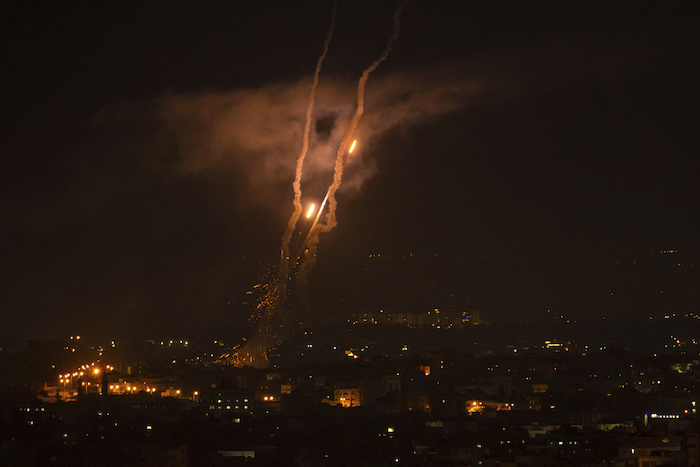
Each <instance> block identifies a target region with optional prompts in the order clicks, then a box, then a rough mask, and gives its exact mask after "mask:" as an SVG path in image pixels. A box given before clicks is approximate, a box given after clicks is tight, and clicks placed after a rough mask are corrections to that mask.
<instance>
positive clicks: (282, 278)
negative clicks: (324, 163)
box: [277, 0, 338, 306]
mask: <svg viewBox="0 0 700 467" xmlns="http://www.w3.org/2000/svg"><path fill="white" fill-rule="evenodd" d="M337 11H338V2H337V0H336V1H334V2H333V14H332V16H331V25H330V27H329V28H328V35H327V36H326V40H325V42H324V43H323V53H321V56H320V57H319V58H318V62H316V71H315V73H314V79H313V83H312V84H311V91H310V93H309V105H308V107H307V108H306V122H305V125H304V135H303V142H302V147H301V154H300V155H299V159H297V167H296V175H295V177H294V183H293V184H292V186H293V188H294V212H293V213H292V215H291V216H290V218H289V221H288V222H287V228H286V229H285V231H284V235H283V236H282V246H281V248H280V269H279V273H278V276H277V293H278V294H279V298H280V303H278V305H279V306H283V303H284V299H285V296H286V290H287V279H288V276H289V242H290V241H291V239H292V233H293V232H294V228H295V227H296V225H297V221H298V220H299V216H300V215H301V211H302V206H301V176H302V169H303V167H304V159H305V158H306V153H307V152H308V150H309V130H310V128H311V113H312V112H313V108H314V101H315V100H316V88H317V87H318V77H319V75H320V74H321V66H322V65H323V60H324V59H325V58H326V55H327V54H328V46H329V44H330V42H331V38H332V37H333V29H334V28H335V18H336V14H337Z"/></svg>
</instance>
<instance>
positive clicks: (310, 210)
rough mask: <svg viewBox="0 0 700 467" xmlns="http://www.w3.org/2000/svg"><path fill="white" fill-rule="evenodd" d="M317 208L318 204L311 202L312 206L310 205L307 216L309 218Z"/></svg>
mask: <svg viewBox="0 0 700 467" xmlns="http://www.w3.org/2000/svg"><path fill="white" fill-rule="evenodd" d="M315 209H316V205H315V204H314V203H311V206H309V210H308V212H307V213H306V218H307V219H308V218H309V217H311V216H313V215H314V210H315Z"/></svg>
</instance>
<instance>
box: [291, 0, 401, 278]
mask: <svg viewBox="0 0 700 467" xmlns="http://www.w3.org/2000/svg"><path fill="white" fill-rule="evenodd" d="M407 3H408V0H407V1H405V2H403V3H402V4H401V5H399V7H398V8H397V9H396V11H395V12H394V31H393V33H392V35H391V37H389V40H388V41H387V43H386V46H385V47H384V51H383V52H382V54H381V55H380V56H379V58H377V59H376V60H375V61H374V63H372V64H371V65H370V66H369V67H367V69H365V71H363V72H362V76H360V79H359V81H358V83H357V109H356V110H355V115H353V117H352V120H350V123H349V124H348V127H347V129H346V130H345V134H344V135H343V140H342V141H341V143H340V146H339V147H338V152H337V153H336V159H335V171H334V173H333V183H332V184H331V186H330V187H329V188H328V192H327V193H326V199H328V216H327V217H326V223H325V224H321V225H316V222H314V225H313V226H312V228H311V230H310V231H309V235H308V236H307V239H306V246H307V250H306V256H305V260H304V264H303V265H302V266H301V269H300V271H299V276H298V281H299V285H300V286H302V287H305V286H306V283H307V279H308V275H309V273H310V272H311V269H313V267H314V265H315V264H316V251H317V247H318V242H319V235H320V234H321V233H322V232H330V231H331V230H333V228H334V227H335V226H336V225H338V222H337V220H336V217H335V211H336V208H337V206H338V202H337V201H336V199H335V192H336V191H338V188H340V184H341V182H342V180H343V168H344V166H345V152H346V150H347V148H348V146H349V145H350V142H351V141H352V137H353V133H354V132H355V128H357V124H358V122H359V121H360V118H361V117H362V114H363V113H364V111H365V87H366V86H367V80H368V79H369V75H370V73H372V72H373V71H374V70H375V69H376V68H377V67H378V66H379V65H380V64H381V63H382V62H383V61H384V60H386V59H387V57H388V56H389V53H390V52H391V47H392V45H393V44H394V42H395V41H396V39H398V38H399V29H400V27H401V13H402V11H403V9H404V7H405V6H406V4H407ZM324 204H325V199H324ZM322 210H323V205H322V206H321V209H319V211H318V215H317V218H316V220H318V216H320V215H321V211H322Z"/></svg>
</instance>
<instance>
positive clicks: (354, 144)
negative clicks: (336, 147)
mask: <svg viewBox="0 0 700 467" xmlns="http://www.w3.org/2000/svg"><path fill="white" fill-rule="evenodd" d="M356 145H357V140H355V141H353V142H352V144H351V145H350V149H348V154H352V152H353V151H354V150H355V146H356Z"/></svg>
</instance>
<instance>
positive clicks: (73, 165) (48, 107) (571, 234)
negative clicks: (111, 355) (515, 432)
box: [0, 0, 700, 345]
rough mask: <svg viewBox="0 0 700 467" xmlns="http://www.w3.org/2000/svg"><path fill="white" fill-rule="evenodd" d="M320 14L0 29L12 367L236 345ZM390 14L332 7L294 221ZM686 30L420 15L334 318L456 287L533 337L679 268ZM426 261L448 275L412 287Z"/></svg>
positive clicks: (399, 67) (121, 14)
mask: <svg viewBox="0 0 700 467" xmlns="http://www.w3.org/2000/svg"><path fill="white" fill-rule="evenodd" d="M331 5H332V3H331V2H329V1H315V0H305V1H293V2H287V1H285V2H282V1H279V2H264V3H262V2H261V4H260V5H258V4H256V3H255V2H228V1H227V2H207V4H205V5H201V4H197V3H194V2H189V3H184V2H130V1H127V2H99V3H96V4H93V5H89V6H85V5H83V6H80V7H76V6H75V5H71V4H62V3H55V2H51V3H44V4H30V3H29V2H16V3H14V4H10V5H7V4H5V5H4V6H3V7H1V10H0V18H1V19H0V21H1V22H2V23H1V24H0V37H1V40H2V43H1V45H0V54H1V56H2V63H3V64H4V65H5V66H4V67H3V68H4V70H5V71H4V73H3V80H2V82H3V85H2V87H1V89H2V101H3V111H2V113H1V114H2V116H3V122H2V123H3V128H4V129H5V131H3V132H2V133H3V134H4V136H3V145H2V151H3V154H2V159H1V160H2V168H1V169H0V177H1V180H0V182H1V184H0V200H1V202H0V214H1V215H2V219H3V228H2V229H1V230H0V279H1V280H2V289H1V291H0V320H1V321H2V323H3V325H2V326H1V330H0V345H3V344H2V343H3V342H17V341H19V342H21V341H22V340H23V339H25V338H46V337H65V336H67V335H70V334H71V333H74V332H81V333H84V334H85V333H87V334H90V333H92V334H98V335H100V336H110V335H116V336H126V335H130V334H133V335H138V336H143V335H157V334H158V333H166V334H167V333H179V334H186V333H187V332H206V331H208V330H210V329H219V330H222V329H226V330H230V332H232V333H235V332H236V330H237V329H244V326H245V323H246V318H247V315H248V313H249V311H250V309H249V307H246V306H245V305H242V302H243V301H245V300H246V291H247V290H249V289H250V288H251V286H252V285H253V284H255V283H256V282H257V280H258V277H259V276H260V275H261V274H263V273H264V271H265V270H269V268H271V267H273V266H274V265H275V264H276V261H277V260H278V257H279V246H280V238H281V235H282V233H283V231H284V226H285V224H286V222H287V219H288V218H289V215H290V213H291V212H292V209H293V207H292V187H291V182H292V179H293V177H294V167H295V164H296V160H297V157H298V156H299V153H300V150H301V143H302V130H303V123H304V115H305V110H306V106H307V103H308V96H309V87H310V84H311V77H312V76H313V71H314V67H315V65H316V60H317V59H318V56H319V54H320V53H321V50H322V45H323V40H324V38H325V36H326V32H327V30H328V27H329V24H330V18H331ZM396 5H397V3H395V2H390V1H386V2H376V1H347V0H346V1H340V2H339V8H338V15H337V23H336V27H335V31H334V36H333V38H332V41H331V43H330V48H329V51H328V56H327V58H326V61H325V62H324V66H323V69H322V71H321V75H320V82H319V89H318V95H317V98H316V106H315V109H314V121H313V122H312V133H311V141H310V150H309V155H308V158H307V160H306V163H305V167H304V168H305V171H304V178H303V180H302V190H303V198H302V201H303V202H304V203H305V204H306V203H308V202H318V201H319V200H320V199H321V198H322V197H323V195H324V193H325V191H326V189H327V187H328V185H329V183H330V182H331V178H332V166H333V163H334V156H335V150H336V148H337V144H338V142H339V140H340V138H342V133H343V131H344V130H345V126H346V125H347V122H348V120H349V118H350V117H351V116H352V114H353V113H354V111H355V107H354V106H355V103H356V92H357V81H358V79H359V77H360V74H361V73H362V71H363V70H364V69H365V68H366V67H367V66H369V64H371V63H372V62H373V61H374V60H375V59H376V58H377V57H378V56H379V54H380V53H381V51H382V49H383V47H384V46H385V44H386V41H387V39H388V37H389V36H390V34H391V31H392V14H393V12H394V9H395V7H396ZM698 20H700V7H699V6H698V4H697V3H696V2H637V1H630V2H610V1H605V2H574V1H557V2H554V1H552V2H536V3H534V4H533V3H523V4H520V3H516V2H471V3H470V2H467V3H465V2H448V1H433V0H431V1H425V0H423V1H420V0H414V1H412V2H410V3H409V4H408V6H407V7H406V8H405V10H404V12H403V15H402V18H401V31H400V36H399V38H398V40H397V41H396V42H395V43H394V45H393V48H392V51H391V53H390V55H389V56H388V58H387V60H386V61H385V62H383V63H382V64H381V65H380V66H379V67H378V68H377V70H376V71H374V72H373V73H372V74H371V76H370V78H369V80H368V82H367V91H366V100H365V106H366V108H365V114H364V115H363V117H362V119H361V121H360V123H359V125H358V129H357V132H356V135H357V138H358V140H359V146H358V149H357V150H356V154H355V155H354V156H353V159H352V161H351V163H350V164H349V165H348V166H347V168H346V171H345V175H344V178H343V184H342V185H341V189H340V190H339V192H338V203H339V204H338V213H337V216H338V227H336V229H334V230H333V231H332V232H330V233H328V234H326V235H324V236H322V238H321V243H320V247H319V256H318V259H319V262H318V265H317V268H316V271H315V274H316V275H315V276H312V278H311V280H312V283H313V284H314V285H313V290H314V295H315V298H314V300H316V301H315V303H316V304H317V305H316V306H317V308H319V309H320V310H319V312H321V313H338V314H340V313H346V312H353V311H357V310H356V309H355V308H356V307H372V306H374V304H373V303H372V301H371V300H366V301H365V302H362V301H361V300H358V299H357V297H362V296H364V297H382V300H384V301H385V302H386V304H388V305H387V306H391V304H392V303H393V304H394V306H397V307H398V306H410V304H411V303H415V304H419V305H415V306H416V307H417V308H418V309H416V310H414V311H420V307H421V306H431V305H430V304H429V303H424V302H425V300H424V298H425V291H424V290H423V289H421V287H420V286H419V284H426V283H428V284H436V283H444V284H446V285H445V286H444V287H446V288H447V289H450V290H452V292H451V293H452V295H453V299H452V301H451V302H450V305H449V306H455V307H464V308H465V309H468V308H479V309H480V310H482V313H483V314H486V315H489V314H490V313H492V314H493V315H494V316H499V317H506V318H507V317H513V318H516V319H517V318H518V317H519V316H520V315H521V314H522V315H523V316H524V315H527V314H528V313H530V312H531V313H532V314H536V313H537V312H539V311H541V309H542V308H543V307H545V306H546V303H547V301H548V300H551V302H552V303H556V304H558V305H559V306H561V307H566V306H567V303H568V302H567V298H566V297H569V296H570V297H574V296H575V297H576V298H575V299H573V298H571V299H570V300H571V301H573V302H576V303H581V302H582V300H583V302H584V303H585V300H586V294H587V293H588V292H590V290H597V288H604V287H605V286H604V284H605V283H606V282H605V281H610V280H612V281H614V280H615V275H614V274H615V273H614V272H611V271H610V270H606V269H605V267H606V265H609V264H615V262H616V261H618V262H619V261H628V260H629V261H633V260H635V259H636V260H639V261H642V262H643V261H645V258H647V256H648V255H649V254H650V253H651V252H658V251H661V250H664V249H678V250H679V252H680V254H683V255H685V256H684V261H685V262H686V263H684V267H689V266H688V264H689V263H688V261H691V260H692V259H693V258H697V251H698V248H697V245H698V244H697V242H698V238H700V223H699V221H698V214H697V213H698V212H700V188H699V187H700V185H699V184H698V175H700V174H699V168H700V164H699V163H698V159H697V157H698V154H699V149H700V136H699V134H700V132H698V124H699V123H700V112H699V111H698V109H699V108H700V107H699V104H700V91H698V86H697V78H698V76H700V73H699V72H700V63H699V59H700V52H699V51H698V47H697V44H699V43H700V33H698V28H697V24H698ZM412 253H413V254H414V255H419V256H421V257H424V258H433V259H432V260H431V262H429V264H428V263H426V262H425V261H428V260H427V259H426V260H425V261H424V262H422V263H421V262H408V263H407V262H406V261H405V260H401V259H400V258H402V257H403V256H406V255H410V254H412ZM373 254H384V255H385V257H388V258H390V259H392V262H390V263H389V264H390V266H387V265H386V264H382V265H377V264H376V263H373V262H372V261H369V262H368V261H367V257H368V255H373ZM436 255H437V256H436ZM693 255H695V256H693ZM552 257H556V258H559V259H558V260H557V263H556V264H549V263H547V262H546V261H549V260H547V259H546V258H552ZM674 261H675V260H674ZM650 267H651V268H652V269H653V266H650ZM373 268H374V269H373ZM383 268H384V269H383ZM387 268H388V269H387ZM684 271H686V269H684ZM688 274H689V275H688ZM642 275H643V274H642ZM662 275H663V274H662ZM640 277H641V276H640ZM683 277H684V278H685V279H683V280H687V278H688V277H691V279H697V278H698V273H697V272H693V271H690V272H689V273H687V274H686V275H685V276H683ZM553 278H557V280H559V282H556V281H554V282H551V281H552V280H553ZM562 278H563V279H562ZM627 279H629V278H626V279H625V280H627ZM652 279H653V280H652ZM652 279H649V278H648V277H647V278H644V280H642V279H640V280H639V281H637V282H635V280H636V279H634V278H632V279H629V281H628V282H626V285H625V287H626V290H627V294H628V295H630V294H633V293H634V291H635V290H636V289H639V291H640V296H641V295H643V294H644V293H647V291H645V290H644V288H645V287H655V286H656V282H654V280H657V279H658V278H656V276H655V277H654V278H652ZM659 280H661V281H666V280H667V278H665V277H661V278H660V279H659ZM591 281H593V282H595V284H596V285H595V286H591ZM630 281H631V282H630ZM652 283H653V284H652ZM548 284H549V285H548ZM650 284H651V285H650ZM579 286H580V288H579ZM523 287H525V288H527V287H530V288H531V289H532V290H533V292H532V295H533V297H535V298H528V297H527V296H526V295H527V294H526V295H522V294H521V295H517V294H514V292H513V290H516V289H518V288H520V289H522V288H523ZM438 288H439V287H438ZM443 292H444V294H446V295H450V291H449V290H447V291H443ZM443 292H441V293H443ZM596 293H598V292H596ZM547 294H551V296H549V295H547ZM693 294H694V295H693ZM412 295H415V297H414V296H412ZM351 297H354V301H353V300H350V298H351ZM392 297H393V298H392ZM421 297H422V298H421ZM455 297H456V298H455ZM689 297H690V298H688V297H686V298H685V300H690V302H689V303H695V302H693V300H695V301H696V302H697V300H698V292H697V290H695V292H692V293H691V294H690V296H689ZM392 300H394V301H392ZM460 300H461V301H460ZM470 300H471V301H470ZM632 302H633V300H632ZM590 303H591V304H595V306H598V305H599V302H597V301H596V300H592V301H591V302H590ZM629 303H631V302H629V301H628V302H625V303H624V304H621V305H620V307H619V308H615V307H610V308H609V309H608V310H607V312H611V313H617V312H620V313H623V312H628V311H631V310H628V309H624V307H625V306H629ZM406 304H409V305H406ZM591 306H593V305H591ZM695 308H697V307H695ZM564 311H566V312H569V311H571V312H572V313H574V314H576V313H583V311H582V310H581V308H580V307H579V308H576V307H573V306H572V308H571V310H564ZM593 312H594V314H595V310H594V311H593ZM227 332H228V331H227ZM240 332H244V331H240Z"/></svg>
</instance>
